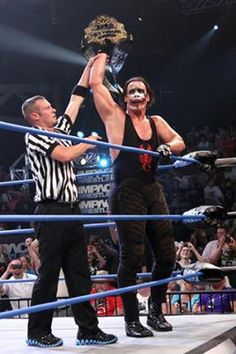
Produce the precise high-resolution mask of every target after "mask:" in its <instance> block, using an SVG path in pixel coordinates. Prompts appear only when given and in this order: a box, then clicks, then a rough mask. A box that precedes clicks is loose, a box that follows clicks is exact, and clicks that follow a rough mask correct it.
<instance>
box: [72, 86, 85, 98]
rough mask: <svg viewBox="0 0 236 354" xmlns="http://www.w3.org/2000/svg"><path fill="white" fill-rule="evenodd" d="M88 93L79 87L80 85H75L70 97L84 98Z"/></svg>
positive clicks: (82, 87)
mask: <svg viewBox="0 0 236 354" xmlns="http://www.w3.org/2000/svg"><path fill="white" fill-rule="evenodd" d="M87 92H88V88H87V87H84V86H81V85H76V86H75V87H74V88H73V90H72V91H71V94H72V95H76V96H80V97H83V98H85V97H86V95H87Z"/></svg>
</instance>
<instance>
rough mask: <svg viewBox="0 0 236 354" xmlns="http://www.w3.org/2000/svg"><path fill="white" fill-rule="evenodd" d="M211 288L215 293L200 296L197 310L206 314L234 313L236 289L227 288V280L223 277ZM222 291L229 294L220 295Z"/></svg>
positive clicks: (235, 309)
mask: <svg viewBox="0 0 236 354" xmlns="http://www.w3.org/2000/svg"><path fill="white" fill-rule="evenodd" d="M212 288H213V290H215V293H213V294H212V293H206V294H202V295H201V298H200V299H199V304H198V310H199V311H204V312H207V313H228V312H236V289H233V288H230V287H228V286H227V278H226V277H224V279H223V280H221V281H220V282H218V283H215V284H212ZM223 290H226V291H229V293H225V292H224V293H222V291H223ZM234 290H235V292H234Z"/></svg>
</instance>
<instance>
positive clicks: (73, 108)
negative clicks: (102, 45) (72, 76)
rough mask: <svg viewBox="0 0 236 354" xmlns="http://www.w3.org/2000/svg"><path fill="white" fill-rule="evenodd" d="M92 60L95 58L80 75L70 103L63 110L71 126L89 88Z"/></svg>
mask: <svg viewBox="0 0 236 354" xmlns="http://www.w3.org/2000/svg"><path fill="white" fill-rule="evenodd" d="M94 60H95V57H93V58H91V59H90V60H89V62H88V64H87V65H86V67H85V68H84V71H83V73H82V76H81V78H80V80H79V82H78V84H77V85H76V86H75V87H74V88H73V90H72V92H71V97H70V101H69V103H68V106H67V108H66V110H65V114H66V115H68V116H69V117H70V119H71V123H72V124H74V122H75V120H76V118H77V116H78V111H79V109H80V106H81V104H82V103H83V101H84V98H85V96H86V94H87V91H88V86H89V76H90V69H91V67H92V65H93V62H94Z"/></svg>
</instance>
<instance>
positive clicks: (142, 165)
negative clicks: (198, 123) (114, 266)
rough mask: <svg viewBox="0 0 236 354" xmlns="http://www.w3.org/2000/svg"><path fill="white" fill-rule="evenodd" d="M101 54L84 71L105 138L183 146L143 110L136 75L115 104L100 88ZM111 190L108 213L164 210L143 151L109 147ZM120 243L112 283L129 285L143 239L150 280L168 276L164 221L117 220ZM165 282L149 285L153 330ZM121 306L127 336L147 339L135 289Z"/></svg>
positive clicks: (169, 234)
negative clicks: (147, 251)
mask: <svg viewBox="0 0 236 354" xmlns="http://www.w3.org/2000/svg"><path fill="white" fill-rule="evenodd" d="M106 62H107V54H105V53H100V54H98V55H97V56H96V59H95V61H94V64H93V67H92V69H91V75H90V86H91V88H92V90H93V95H94V102H95V105H96V108H97V111H98V113H99V115H100V117H101V119H102V121H103V122H104V124H105V128H106V133H107V137H108V139H109V142H111V143H113V144H119V145H126V146H132V147H135V148H142V149H146V150H149V151H150V150H151V151H158V152H159V153H160V156H163V157H165V158H169V157H170V156H171V153H172V152H173V153H176V154H177V153H180V152H182V151H183V150H184V148H185V144H184V142H183V139H182V138H181V136H180V135H179V134H178V133H177V132H176V131H175V130H174V129H172V128H171V127H170V125H169V124H168V123H167V122H166V121H165V120H164V119H163V118H162V117H160V116H158V115H153V116H148V115H147V114H146V111H147V108H148V107H149V106H150V105H151V104H152V102H153V99H154V95H153V92H152V90H151V87H150V86H149V84H148V83H147V82H146V81H145V79H143V78H142V77H135V78H132V79H130V80H128V81H127V82H126V84H125V86H124V92H123V99H122V102H121V105H119V104H117V103H116V102H115V101H114V100H113V98H112V96H111V94H110V92H109V91H108V89H107V88H106V87H105V86H104V84H103V82H104V74H105V66H106ZM110 154H111V158H112V161H113V174H114V188H113V190H112V193H111V198H110V206H111V210H112V213H113V214H125V215H128V214H140V215H141V214H142V215H148V214H168V213H169V211H168V207H167V204H166V200H165V197H164V194H163V192H162V188H161V186H160V184H159V182H158V180H157V177H156V169H157V164H158V159H157V158H155V157H153V156H150V155H148V154H145V153H142V154H140V155H139V154H134V153H131V152H126V151H119V150H114V149H111V151H110ZM117 229H118V235H119V246H120V263H119V269H118V284H119V286H120V287H125V286H130V285H134V284H135V283H136V273H137V272H139V271H140V269H141V265H142V264H143V259H144V251H145V243H146V240H148V242H149V244H150V246H151V249H152V253H153V256H154V261H153V269H152V280H158V279H162V278H166V277H169V276H170V274H171V272H172V269H173V266H174V264H175V244H174V237H173V231H172V226H171V223H170V221H169V220H162V221H120V222H117ZM166 290H167V288H166V285H162V286H158V287H153V288H152V289H151V296H150V299H149V314H148V318H147V324H148V326H150V327H151V328H152V329H154V330H156V331H171V330H172V326H171V324H170V323H168V322H167V321H166V319H165V318H164V316H163V314H162V311H161V307H162V306H161V305H162V303H163V302H165V299H166ZM122 300H123V305H124V310H125V330H126V334H127V335H128V336H132V337H150V336H152V335H153V333H152V331H151V330H149V329H148V328H146V327H144V326H143V325H142V324H141V323H140V321H139V310H138V302H137V298H136V294H135V293H128V294H124V295H122Z"/></svg>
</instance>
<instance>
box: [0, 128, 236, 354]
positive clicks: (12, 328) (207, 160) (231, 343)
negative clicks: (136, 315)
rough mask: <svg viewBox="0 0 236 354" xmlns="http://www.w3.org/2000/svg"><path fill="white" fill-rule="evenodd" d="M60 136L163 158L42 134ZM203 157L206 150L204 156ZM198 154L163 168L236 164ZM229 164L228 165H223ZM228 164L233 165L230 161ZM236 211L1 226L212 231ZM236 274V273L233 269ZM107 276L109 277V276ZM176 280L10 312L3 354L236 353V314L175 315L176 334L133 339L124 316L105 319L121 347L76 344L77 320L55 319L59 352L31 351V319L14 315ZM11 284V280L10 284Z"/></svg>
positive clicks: (207, 209)
mask: <svg viewBox="0 0 236 354" xmlns="http://www.w3.org/2000/svg"><path fill="white" fill-rule="evenodd" d="M0 128H2V129H8V130H13V131H18V132H23V133H26V132H31V133H37V134H38V130H36V129H35V131H34V128H28V127H22V126H17V125H14V124H8V123H4V122H0ZM41 133H42V134H44V135H49V136H54V135H56V137H57V138H61V139H63V138H64V139H65V138H66V139H67V140H68V139H71V140H72V141H76V142H85V143H86V142H87V143H88V142H89V143H90V144H91V143H94V144H96V145H98V146H99V145H100V146H103V147H104V146H106V147H109V148H114V149H120V150H129V151H133V152H134V153H141V152H143V153H145V154H151V155H155V156H157V155H158V156H159V154H158V153H156V152H150V151H147V150H143V151H142V150H141V149H134V148H130V147H125V146H118V145H114V144H108V143H104V142H100V141H93V142H91V141H90V140H88V139H82V138H78V137H72V136H69V137H68V136H67V135H64V134H57V133H51V132H50V133H48V132H45V131H43V132H41V131H40V134H41ZM199 153H200V152H199ZM199 153H198V152H197V153H192V155H191V154H188V156H187V155H186V156H185V157H176V156H172V159H173V160H176V162H175V163H174V164H173V165H169V166H163V167H164V168H163V169H167V168H176V169H178V168H179V169H182V171H183V172H187V173H188V170H189V171H190V173H192V171H191V169H192V166H194V169H196V168H199V166H202V165H203V164H204V165H208V166H209V167H210V168H211V169H212V168H218V167H224V166H228V165H230V166H232V165H235V160H236V159H235V158H231V159H217V158H216V157H215V156H214V157H213V155H212V154H209V152H208V154H201V153H200V154H199ZM223 160H224V161H223ZM226 160H227V161H226ZM31 182H32V180H24V181H9V182H1V183H0V186H4V185H6V183H7V184H8V185H9V184H12V185H14V184H19V183H22V184H23V183H31ZM235 216H236V212H227V211H226V210H225V209H224V208H223V207H221V206H200V207H198V208H194V209H191V210H189V211H187V212H185V213H183V215H99V216H93V215H73V216H69V215H67V216H61V215H0V222H3V221H4V222H15V221H35V220H37V221H46V220H47V221H51V222H55V221H59V220H66V221H70V220H71V221H72V220H80V221H83V222H86V221H87V222H99V223H98V224H85V227H88V228H89V227H108V226H111V225H114V223H110V222H109V223H107V222H106V223H102V222H105V221H107V220H109V221H114V222H115V221H116V220H161V219H170V220H172V221H180V220H181V221H183V222H184V223H185V224H186V225H188V226H193V224H195V225H196V227H198V228H200V227H209V226H212V225H217V223H218V222H220V221H222V220H225V219H227V218H235ZM32 231H33V230H32V229H25V230H6V231H1V232H0V236H1V234H3V235H6V234H10V233H11V234H13V233H14V234H17V233H19V234H20V233H24V234H27V233H32ZM230 271H235V269H233V267H231V270H230ZM223 273H224V269H221V268H218V267H214V266H213V268H212V267H211V265H209V266H207V265H205V266H204V265H201V264H198V266H196V267H194V268H192V269H189V270H187V271H186V272H184V273H183V274H182V275H178V279H188V280H189V281H199V280H201V281H205V282H206V283H207V282H212V278H214V281H216V280H219V279H220V278H222V276H223V275H222V274H223ZM103 278H104V276H103ZM173 279H175V276H172V277H170V278H167V279H162V280H159V281H152V282H148V283H144V284H138V285H134V286H129V287H127V288H120V289H116V290H110V291H107V292H102V293H98V294H90V295H84V296H80V297H76V298H69V299H66V300H59V301H55V302H50V303H48V304H41V305H36V306H31V307H28V308H22V309H17V310H11V311H7V312H3V313H0V319H1V350H0V353H1V354H6V353H13V354H15V353H17V354H20V353H22V354H24V353H38V352H41V353H55V351H60V352H61V353H87V352H88V351H91V350H92V352H93V353H99V352H101V351H102V352H103V353H108V352H109V353H110V351H111V350H114V351H115V352H116V353H117V354H120V353H143V352H145V353H154V352H155V353H156V352H158V353H160V354H161V353H166V354H167V353H176V354H177V353H179V354H181V353H192V354H197V353H199V354H200V353H209V354H210V353H211V354H214V353H221V354H231V353H232V354H233V353H236V327H235V318H236V316H235V314H227V315H223V314H222V315H215V314H211V315H186V316H185V315H181V316H171V319H170V317H169V316H168V315H167V316H166V318H168V317H169V319H170V321H171V323H172V324H173V327H174V330H173V331H172V332H166V333H165V332H154V337H150V338H138V339H136V338H132V337H127V336H126V335H125V331H124V320H123V317H105V318H99V324H100V327H101V328H102V329H103V330H104V331H108V332H112V333H114V334H115V335H117V336H118V338H119V340H118V342H117V343H115V344H112V345H111V346H100V347H99V346H91V345H90V346H83V347H76V346H75V336H76V326H75V324H74V320H73V319H72V318H67V317H66V318H54V319H53V331H54V333H55V335H57V336H59V337H63V340H64V345H63V346H62V347H58V348H46V349H44V348H32V347H27V346H26V344H25V339H26V328H27V323H26V321H27V320H26V319H16V318H13V317H14V316H17V315H20V314H26V313H33V312H38V311H42V310H46V309H49V308H56V307H59V306H63V305H69V304H74V303H78V302H83V301H87V300H90V299H95V298H99V297H105V296H112V295H118V294H121V293H125V292H129V291H136V290H138V289H140V288H144V287H150V286H158V285H160V284H164V283H168V282H169V281H172V280H173ZM5 282H6V281H5ZM140 321H141V322H142V323H143V324H144V325H145V317H140Z"/></svg>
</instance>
